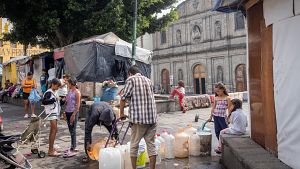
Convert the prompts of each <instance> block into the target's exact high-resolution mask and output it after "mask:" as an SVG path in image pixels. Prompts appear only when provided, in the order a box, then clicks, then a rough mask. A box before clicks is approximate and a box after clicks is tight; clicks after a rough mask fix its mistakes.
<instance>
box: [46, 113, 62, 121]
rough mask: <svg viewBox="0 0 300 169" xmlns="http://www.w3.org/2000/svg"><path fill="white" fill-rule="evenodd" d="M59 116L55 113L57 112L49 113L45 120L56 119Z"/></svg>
mask: <svg viewBox="0 0 300 169" xmlns="http://www.w3.org/2000/svg"><path fill="white" fill-rule="evenodd" d="M58 119H59V117H58V115H57V113H51V114H50V115H49V116H48V117H47V119H46V120H48V121H51V120H58Z"/></svg>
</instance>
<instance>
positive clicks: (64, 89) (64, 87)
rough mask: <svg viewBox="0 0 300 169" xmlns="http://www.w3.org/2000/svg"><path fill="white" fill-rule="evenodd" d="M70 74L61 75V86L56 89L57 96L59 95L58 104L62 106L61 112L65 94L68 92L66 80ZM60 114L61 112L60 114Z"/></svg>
mask: <svg viewBox="0 0 300 169" xmlns="http://www.w3.org/2000/svg"><path fill="white" fill-rule="evenodd" d="M69 78H70V76H69V75H67V74H64V75H63V78H62V79H60V83H61V86H60V88H59V89H58V91H57V94H58V96H59V97H60V106H61V108H62V110H61V112H64V109H65V102H66V96H67V94H68V84H67V83H68V80H69ZM61 115H62V114H61Z"/></svg>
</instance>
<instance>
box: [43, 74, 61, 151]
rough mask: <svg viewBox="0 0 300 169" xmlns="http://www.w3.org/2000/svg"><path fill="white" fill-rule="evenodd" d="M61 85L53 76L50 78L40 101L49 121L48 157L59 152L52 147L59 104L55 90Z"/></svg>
mask: <svg viewBox="0 0 300 169" xmlns="http://www.w3.org/2000/svg"><path fill="white" fill-rule="evenodd" d="M60 86H61V83H60V80H59V79H57V78H54V79H52V80H51V87H50V89H48V90H47V91H46V92H45V94H44V97H43V100H42V103H43V105H45V112H46V114H47V115H48V118H47V120H49V121H50V134H49V150H48V155H49V156H50V157H58V156H59V155H60V154H59V153H58V152H57V151H56V150H55V149H54V141H55V137H56V133H57V120H58V119H59V112H60V104H59V99H58V96H57V92H56V91H57V90H58V89H59V87H60Z"/></svg>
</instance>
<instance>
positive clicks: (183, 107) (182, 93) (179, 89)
mask: <svg viewBox="0 0 300 169" xmlns="http://www.w3.org/2000/svg"><path fill="white" fill-rule="evenodd" d="M175 95H178V97H179V104H180V107H181V111H183V113H185V112H186V111H187V110H188V108H187V107H186V105H185V102H184V96H185V88H184V82H183V81H182V80H180V81H179V82H178V87H177V88H175V89H174V90H173V91H172V93H171V96H170V97H169V99H173V98H174V96H175Z"/></svg>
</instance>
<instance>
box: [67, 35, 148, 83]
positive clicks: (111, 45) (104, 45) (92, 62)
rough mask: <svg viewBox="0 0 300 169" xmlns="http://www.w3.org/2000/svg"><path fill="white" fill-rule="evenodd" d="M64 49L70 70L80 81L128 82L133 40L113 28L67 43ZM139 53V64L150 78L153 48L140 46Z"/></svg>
mask: <svg viewBox="0 0 300 169" xmlns="http://www.w3.org/2000/svg"><path fill="white" fill-rule="evenodd" d="M116 48H117V49H116ZM116 51H117V53H116ZM122 51H123V52H122ZM129 51H130V52H129ZM64 52H65V56H64V61H65V64H66V72H67V73H69V74H71V75H73V76H75V77H76V78H77V79H78V80H79V81H80V82H85V81H90V82H103V81H105V80H110V79H112V80H115V81H121V82H124V81H125V80H126V78H127V70H128V68H129V67H130V65H131V48H130V45H129V43H127V42H125V41H123V40H121V39H120V38H118V37H117V36H116V35H115V34H113V33H111V32H110V33H107V34H104V35H99V36H93V37H91V38H88V39H84V40H81V41H79V42H76V43H74V44H71V45H69V46H66V47H65V49H64ZM120 55H121V56H120ZM129 55H130V57H129ZM137 56H138V57H137V58H136V60H137V62H136V63H137V66H138V67H139V68H140V69H141V71H142V74H144V75H145V76H147V77H149V78H150V75H151V65H150V64H149V63H150V60H151V51H149V50H146V49H141V48H140V49H138V50H137Z"/></svg>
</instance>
